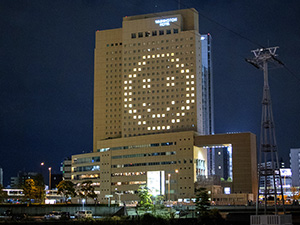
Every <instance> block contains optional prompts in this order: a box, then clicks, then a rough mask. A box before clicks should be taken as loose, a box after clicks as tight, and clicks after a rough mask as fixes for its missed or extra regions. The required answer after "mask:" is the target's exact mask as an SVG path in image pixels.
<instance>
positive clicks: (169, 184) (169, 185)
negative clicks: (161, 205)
mask: <svg viewBox="0 0 300 225" xmlns="http://www.w3.org/2000/svg"><path fill="white" fill-rule="evenodd" d="M170 178H171V174H170V173H168V200H169V205H170V201H171V199H170V189H171V183H170Z"/></svg>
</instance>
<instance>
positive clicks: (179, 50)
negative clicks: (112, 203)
mask: <svg viewBox="0 0 300 225" xmlns="http://www.w3.org/2000/svg"><path fill="white" fill-rule="evenodd" d="M198 21H199V18H198V12H197V11H196V10H195V9H184V10H177V11H170V12H163V13H155V14H146V15H139V16H129V17H125V18H123V26H122V28H119V29H112V30H103V31H97V32H96V47H95V78H94V151H93V153H88V154H81V155H73V156H72V180H73V181H74V182H81V181H82V180H86V179H90V180H93V181H94V184H95V186H96V187H97V193H98V194H99V198H98V199H99V200H100V201H107V199H106V197H105V196H109V195H115V192H122V193H123V195H122V200H134V199H137V196H136V191H137V189H138V187H139V186H140V185H143V184H144V185H147V186H148V187H149V188H150V189H151V191H152V193H153V194H163V195H168V196H169V198H170V199H172V200H177V199H181V200H183V199H188V198H192V197H194V185H195V182H196V181H197V177H199V176H207V175H208V173H207V161H208V160H207V155H208V154H207V149H209V148H210V147H212V146H214V145H218V146H223V147H224V148H226V146H227V147H228V146H229V147H230V151H232V157H234V156H236V155H237V156H239V155H243V153H244V154H246V155H247V157H248V158H249V157H250V156H251V154H254V153H253V148H255V145H254V144H253V140H254V141H255V139H253V135H252V134H242V135H241V134H236V135H232V136H230V137H227V136H226V135H225V136H224V137H223V136H222V135H221V136H218V137H220V138H221V139H220V140H221V143H220V141H216V139H214V138H213V139H210V140H211V141H210V143H208V144H207V143H205V140H206V139H205V137H210V136H209V135H210V134H213V133H214V129H213V100H212V99H213V96H212V66H211V36H210V35H203V36H201V35H200V34H199V28H198V27H199V24H198ZM201 46H203V47H204V48H205V50H204V49H203V47H201ZM200 135H208V136H200ZM233 136H234V138H232V137H233ZM199 137H201V139H197V138H199ZM203 138H204V139H203ZM216 138H217V137H216ZM228 138H229V139H228ZM243 142H245V143H247V144H246V145H247V146H246V147H241V145H240V143H243ZM195 143H199V144H197V145H196V144H195ZM235 143H237V145H235ZM231 149H232V150H231ZM255 154H256V152H255ZM236 163H238V164H239V163H240V161H239V159H238V157H237V158H236V159H235V160H232V161H231V164H230V165H231V168H230V171H231V177H233V180H234V181H237V185H235V184H234V185H231V189H232V191H236V192H237V191H239V192H240V191H242V192H246V193H248V192H252V186H251V185H252V181H251V180H250V181H249V180H245V179H244V178H245V177H249V176H250V177H251V176H252V175H251V174H252V173H253V171H251V169H248V168H244V170H239V169H238V167H236V169H235V168H233V167H234V166H235V165H237V164H236ZM250 165H252V166H253V161H251V160H250ZM254 168H256V166H254ZM243 171H244V172H243ZM239 173H241V174H242V176H240V177H241V179H240V180H239V178H238V176H236V175H237V174H239ZM254 173H255V171H254ZM239 185H240V186H239ZM115 197H116V198H117V196H115Z"/></svg>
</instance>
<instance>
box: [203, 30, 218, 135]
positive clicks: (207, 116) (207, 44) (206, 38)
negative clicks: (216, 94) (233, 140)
mask: <svg viewBox="0 0 300 225" xmlns="http://www.w3.org/2000/svg"><path fill="white" fill-rule="evenodd" d="M211 42H212V37H211V35H210V34H204V35H201V58H202V111H203V123H204V126H203V127H204V133H205V134H206V135H208V134H214V133H215V131H214V98H213V65H212V43H211Z"/></svg>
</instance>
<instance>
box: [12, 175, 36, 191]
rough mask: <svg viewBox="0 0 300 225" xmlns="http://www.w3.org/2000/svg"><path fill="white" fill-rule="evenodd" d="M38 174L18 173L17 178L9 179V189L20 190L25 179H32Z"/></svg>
mask: <svg viewBox="0 0 300 225" xmlns="http://www.w3.org/2000/svg"><path fill="white" fill-rule="evenodd" d="M36 175H38V173H36V172H23V171H19V173H18V175H17V177H11V178H10V186H11V188H22V187H23V186H24V184H25V181H26V180H27V179H33V178H34V177H35V176H36Z"/></svg>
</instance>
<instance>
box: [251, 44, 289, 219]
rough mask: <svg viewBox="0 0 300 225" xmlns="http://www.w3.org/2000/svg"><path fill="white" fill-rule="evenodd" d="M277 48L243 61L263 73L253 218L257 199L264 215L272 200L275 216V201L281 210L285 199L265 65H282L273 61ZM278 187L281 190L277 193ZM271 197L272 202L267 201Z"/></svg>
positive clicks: (256, 51)
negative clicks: (280, 200) (256, 189)
mask: <svg viewBox="0 0 300 225" xmlns="http://www.w3.org/2000/svg"><path fill="white" fill-rule="evenodd" d="M278 48H279V47H271V48H261V49H256V50H252V51H251V52H253V54H254V58H252V59H247V60H246V61H247V62H249V63H250V64H252V65H253V66H255V67H256V68H258V69H262V70H263V72H264V87H263V98H262V117H261V134H260V148H259V164H258V192H257V200H256V215H258V209H259V205H260V202H259V196H263V202H262V203H263V205H264V214H267V205H268V199H273V198H274V203H275V204H274V205H275V214H276V215H277V213H278V205H277V203H278V202H277V197H278V195H279V196H281V199H282V208H283V211H284V212H285V208H284V197H283V188H282V180H281V175H280V169H279V161H278V154H277V151H278V149H277V143H276V138H275V124H274V119H273V112H272V103H271V95H270V87H269V82H268V64H269V63H270V65H283V63H282V62H280V61H279V60H278V59H276V58H275V57H276V56H277V55H276V54H275V53H276V50H277V49H278ZM260 182H263V183H264V188H263V189H260ZM278 185H279V187H280V190H277V189H278V188H277V186H278ZM270 197H271V198H270Z"/></svg>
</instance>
